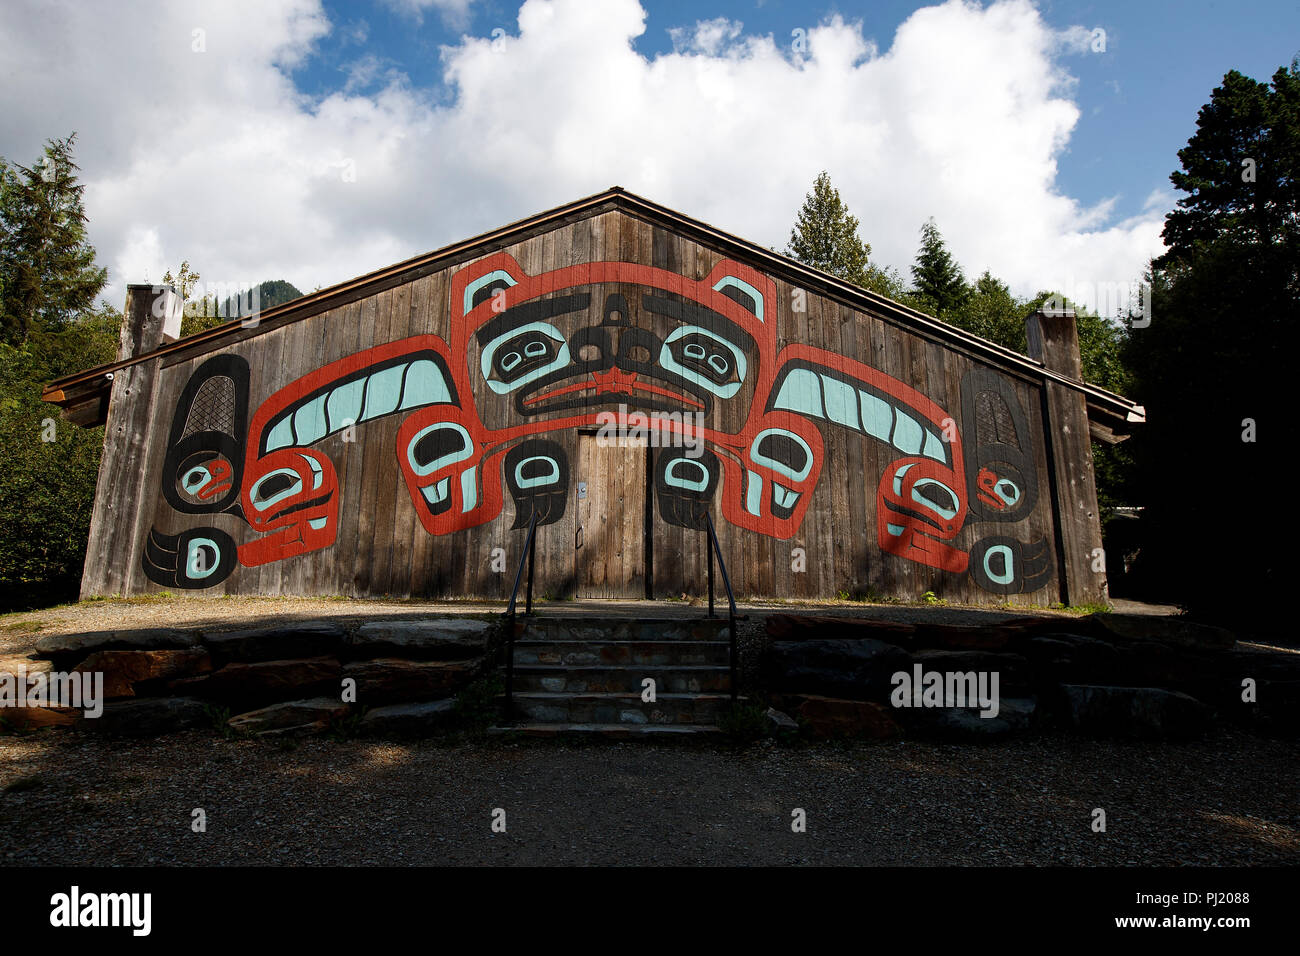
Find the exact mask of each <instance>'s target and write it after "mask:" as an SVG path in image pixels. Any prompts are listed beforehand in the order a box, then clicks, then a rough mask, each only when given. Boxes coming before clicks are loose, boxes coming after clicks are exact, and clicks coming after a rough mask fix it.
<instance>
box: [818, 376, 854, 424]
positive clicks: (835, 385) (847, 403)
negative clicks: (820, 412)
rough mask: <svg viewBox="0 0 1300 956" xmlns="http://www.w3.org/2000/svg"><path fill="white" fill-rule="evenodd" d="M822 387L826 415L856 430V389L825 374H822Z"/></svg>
mask: <svg viewBox="0 0 1300 956" xmlns="http://www.w3.org/2000/svg"><path fill="white" fill-rule="evenodd" d="M822 387H823V388H824V389H825V392H826V417H827V418H829V419H830V420H831V421H833V422H838V423H839V424H841V425H847V426H848V427H849V428H852V429H854V430H856V429H857V427H858V391H857V389H855V388H853V386H851V385H846V384H844V383H843V382H841V381H840V380H839V379H835V378H831V377H830V376H827V375H823V376H822Z"/></svg>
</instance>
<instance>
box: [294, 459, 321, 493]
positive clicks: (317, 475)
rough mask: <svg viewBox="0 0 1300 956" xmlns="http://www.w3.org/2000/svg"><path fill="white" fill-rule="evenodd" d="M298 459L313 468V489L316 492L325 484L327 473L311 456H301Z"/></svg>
mask: <svg viewBox="0 0 1300 956" xmlns="http://www.w3.org/2000/svg"><path fill="white" fill-rule="evenodd" d="M298 457H299V458H301V459H302V460H303V461H305V462H306V463H307V464H308V465H309V466H310V467H311V478H312V481H311V487H312V490H313V491H315V490H316V489H317V488H319V487H320V486H321V485H323V484H324V483H325V472H324V471H323V470H322V469H321V466H320V462H318V461H317V460H316V459H315V458H312V457H311V456H310V455H302V454H300V455H299V456H298Z"/></svg>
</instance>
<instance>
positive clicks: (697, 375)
mask: <svg viewBox="0 0 1300 956" xmlns="http://www.w3.org/2000/svg"><path fill="white" fill-rule="evenodd" d="M659 364H660V365H662V366H663V367H664V368H666V369H668V370H669V371H672V372H676V373H677V374H678V375H681V376H682V377H683V378H686V379H689V380H691V381H693V382H694V383H695V384H697V385H701V386H703V387H704V388H707V389H708V390H709V391H711V392H713V393H714V394H716V395H721V396H722V397H724V398H730V397H731V396H732V395H734V394H736V392H737V391H739V389H740V384H741V382H742V381H743V380H744V378H745V357H744V355H743V354H742V353H741V352H740V350H739V349H737V348H736V346H734V345H732V344H731V343H730V342H728V341H726V340H725V339H722V338H719V337H718V336H716V335H714V334H712V333H711V332H709V331H708V330H706V329H703V328H700V327H698V326H683V327H682V328H680V329H678V330H677V331H676V332H674V333H673V334H672V335H670V336H668V338H667V339H665V340H664V345H663V350H662V351H661V352H660V354H659Z"/></svg>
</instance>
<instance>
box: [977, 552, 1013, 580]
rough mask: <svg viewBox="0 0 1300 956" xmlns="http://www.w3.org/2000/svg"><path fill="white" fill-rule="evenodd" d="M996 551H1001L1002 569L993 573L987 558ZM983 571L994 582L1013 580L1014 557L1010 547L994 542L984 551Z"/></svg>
mask: <svg viewBox="0 0 1300 956" xmlns="http://www.w3.org/2000/svg"><path fill="white" fill-rule="evenodd" d="M998 553H1001V554H1002V555H1003V559H1002V565H1003V568H1004V570H1003V572H1002V573H1001V574H994V573H993V569H992V568H991V567H989V558H991V557H993V555H995V554H998ZM984 573H985V574H987V575H988V576H989V580H990V581H992V582H993V583H994V584H1010V583H1011V582H1012V581H1014V580H1015V577H1016V569H1015V564H1014V558H1013V556H1012V554H1011V549H1010V548H1008V547H1007V546H1006V545H1005V544H995V545H994V546H993V547H991V548H989V549H988V550H987V551H985V552H984Z"/></svg>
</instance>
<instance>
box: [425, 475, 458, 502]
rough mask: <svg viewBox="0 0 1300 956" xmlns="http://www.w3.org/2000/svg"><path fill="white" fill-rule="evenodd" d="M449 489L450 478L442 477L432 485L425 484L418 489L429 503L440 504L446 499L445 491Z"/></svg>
mask: <svg viewBox="0 0 1300 956" xmlns="http://www.w3.org/2000/svg"><path fill="white" fill-rule="evenodd" d="M450 490H451V479H449V478H444V479H442V481H439V482H437V483H436V484H432V485H425V486H424V487H423V488H421V489H420V493H421V494H423V495H424V499H425V500H426V501H427V502H429V504H431V505H437V504H442V502H444V501H446V500H447V493H448V492H449V491H450Z"/></svg>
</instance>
